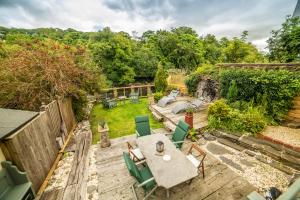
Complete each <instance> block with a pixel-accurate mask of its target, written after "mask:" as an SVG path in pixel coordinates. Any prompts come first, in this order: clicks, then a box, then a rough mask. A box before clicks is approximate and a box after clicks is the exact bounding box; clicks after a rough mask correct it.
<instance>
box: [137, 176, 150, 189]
mask: <svg viewBox="0 0 300 200" xmlns="http://www.w3.org/2000/svg"><path fill="white" fill-rule="evenodd" d="M151 181H154V177H152V178H149V179H148V180H145V181H144V182H142V183H141V184H139V185H138V187H142V186H144V185H146V184H147V183H149V182H151Z"/></svg>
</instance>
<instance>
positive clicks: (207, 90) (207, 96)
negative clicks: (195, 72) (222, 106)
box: [196, 78, 219, 102]
mask: <svg viewBox="0 0 300 200" xmlns="http://www.w3.org/2000/svg"><path fill="white" fill-rule="evenodd" d="M218 90H219V84H218V82H217V81H215V80H212V79H209V78H204V79H203V80H201V81H200V82H199V83H198V87H197V92H196V95H197V97H198V98H199V97H203V98H204V100H205V101H206V102H211V101H213V100H214V99H217V98H218V93H219V92H218Z"/></svg>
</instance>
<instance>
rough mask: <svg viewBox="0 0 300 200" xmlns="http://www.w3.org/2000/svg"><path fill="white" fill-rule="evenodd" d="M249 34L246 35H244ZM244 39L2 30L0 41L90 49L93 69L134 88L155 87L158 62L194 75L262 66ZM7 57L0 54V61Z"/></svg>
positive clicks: (179, 32)
mask: <svg viewBox="0 0 300 200" xmlns="http://www.w3.org/2000/svg"><path fill="white" fill-rule="evenodd" d="M245 33H247V32H245ZM245 33H243V35H242V36H241V37H240V38H237V37H235V38H233V39H227V38H221V39H217V38H216V37H215V36H214V35H210V34H209V35H207V36H204V37H199V36H198V34H197V33H196V31H194V30H193V29H192V28H189V27H178V28H173V29H171V30H170V31H167V30H158V31H146V32H144V33H143V34H142V36H141V37H132V36H130V35H129V34H128V33H125V32H113V31H111V30H110V29H109V28H103V29H102V30H101V31H98V32H80V31H76V30H74V29H67V30H61V29H54V28H39V29H14V28H12V29H7V28H4V27H0V39H1V38H2V39H3V41H5V42H6V43H16V42H19V41H20V40H21V41H26V40H28V41H30V40H31V39H33V38H34V39H45V38H50V39H52V40H55V41H58V42H59V43H62V44H66V45H68V46H75V47H77V46H81V47H84V48H85V49H87V50H88V51H89V52H90V53H91V55H92V57H91V59H92V61H93V63H95V64H96V66H97V68H98V69H100V70H101V72H103V73H104V74H105V75H106V76H107V79H108V80H109V81H110V84H112V85H114V86H117V85H128V84H131V83H134V82H153V80H154V77H155V73H156V70H157V66H158V63H159V62H164V68H165V69H170V68H177V69H183V70H185V71H187V72H192V71H194V70H195V69H196V68H197V67H198V66H199V65H203V64H215V63H219V62H232V63H234V62H263V61H264V57H263V55H262V54H261V53H260V52H258V50H257V49H256V48H255V47H254V46H253V45H252V44H251V43H248V42H247V41H246V39H247V34H245ZM2 54H3V52H2V51H1V49H0V56H1V55H2Z"/></svg>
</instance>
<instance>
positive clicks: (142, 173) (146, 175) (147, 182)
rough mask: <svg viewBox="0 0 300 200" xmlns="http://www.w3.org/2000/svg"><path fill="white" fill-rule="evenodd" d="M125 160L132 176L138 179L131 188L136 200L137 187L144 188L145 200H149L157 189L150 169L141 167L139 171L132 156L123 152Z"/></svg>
mask: <svg viewBox="0 0 300 200" xmlns="http://www.w3.org/2000/svg"><path fill="white" fill-rule="evenodd" d="M123 158H124V161H125V164H126V167H127V169H128V171H129V173H130V175H131V176H133V177H134V178H135V179H136V182H135V183H134V184H133V185H132V186H131V187H132V190H133V193H134V195H135V199H136V200H137V195H136V192H135V186H136V185H137V187H142V188H143V189H144V192H145V193H144V198H143V200H145V199H147V198H148V197H150V195H151V194H152V193H153V192H154V191H155V190H156V188H157V184H156V182H155V180H154V178H153V175H152V173H151V171H150V169H149V167H148V166H143V165H141V168H140V169H139V168H138V166H137V165H136V164H135V163H134V161H133V160H132V159H131V158H130V155H129V154H128V153H126V152H123Z"/></svg>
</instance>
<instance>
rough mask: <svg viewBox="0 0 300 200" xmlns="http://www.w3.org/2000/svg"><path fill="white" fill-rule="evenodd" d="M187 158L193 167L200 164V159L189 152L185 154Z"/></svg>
mask: <svg viewBox="0 0 300 200" xmlns="http://www.w3.org/2000/svg"><path fill="white" fill-rule="evenodd" d="M186 157H187V159H189V161H191V163H192V164H193V165H194V166H195V167H199V165H200V161H199V160H198V159H197V158H195V156H193V155H192V154H189V155H187V156H186Z"/></svg>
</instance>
